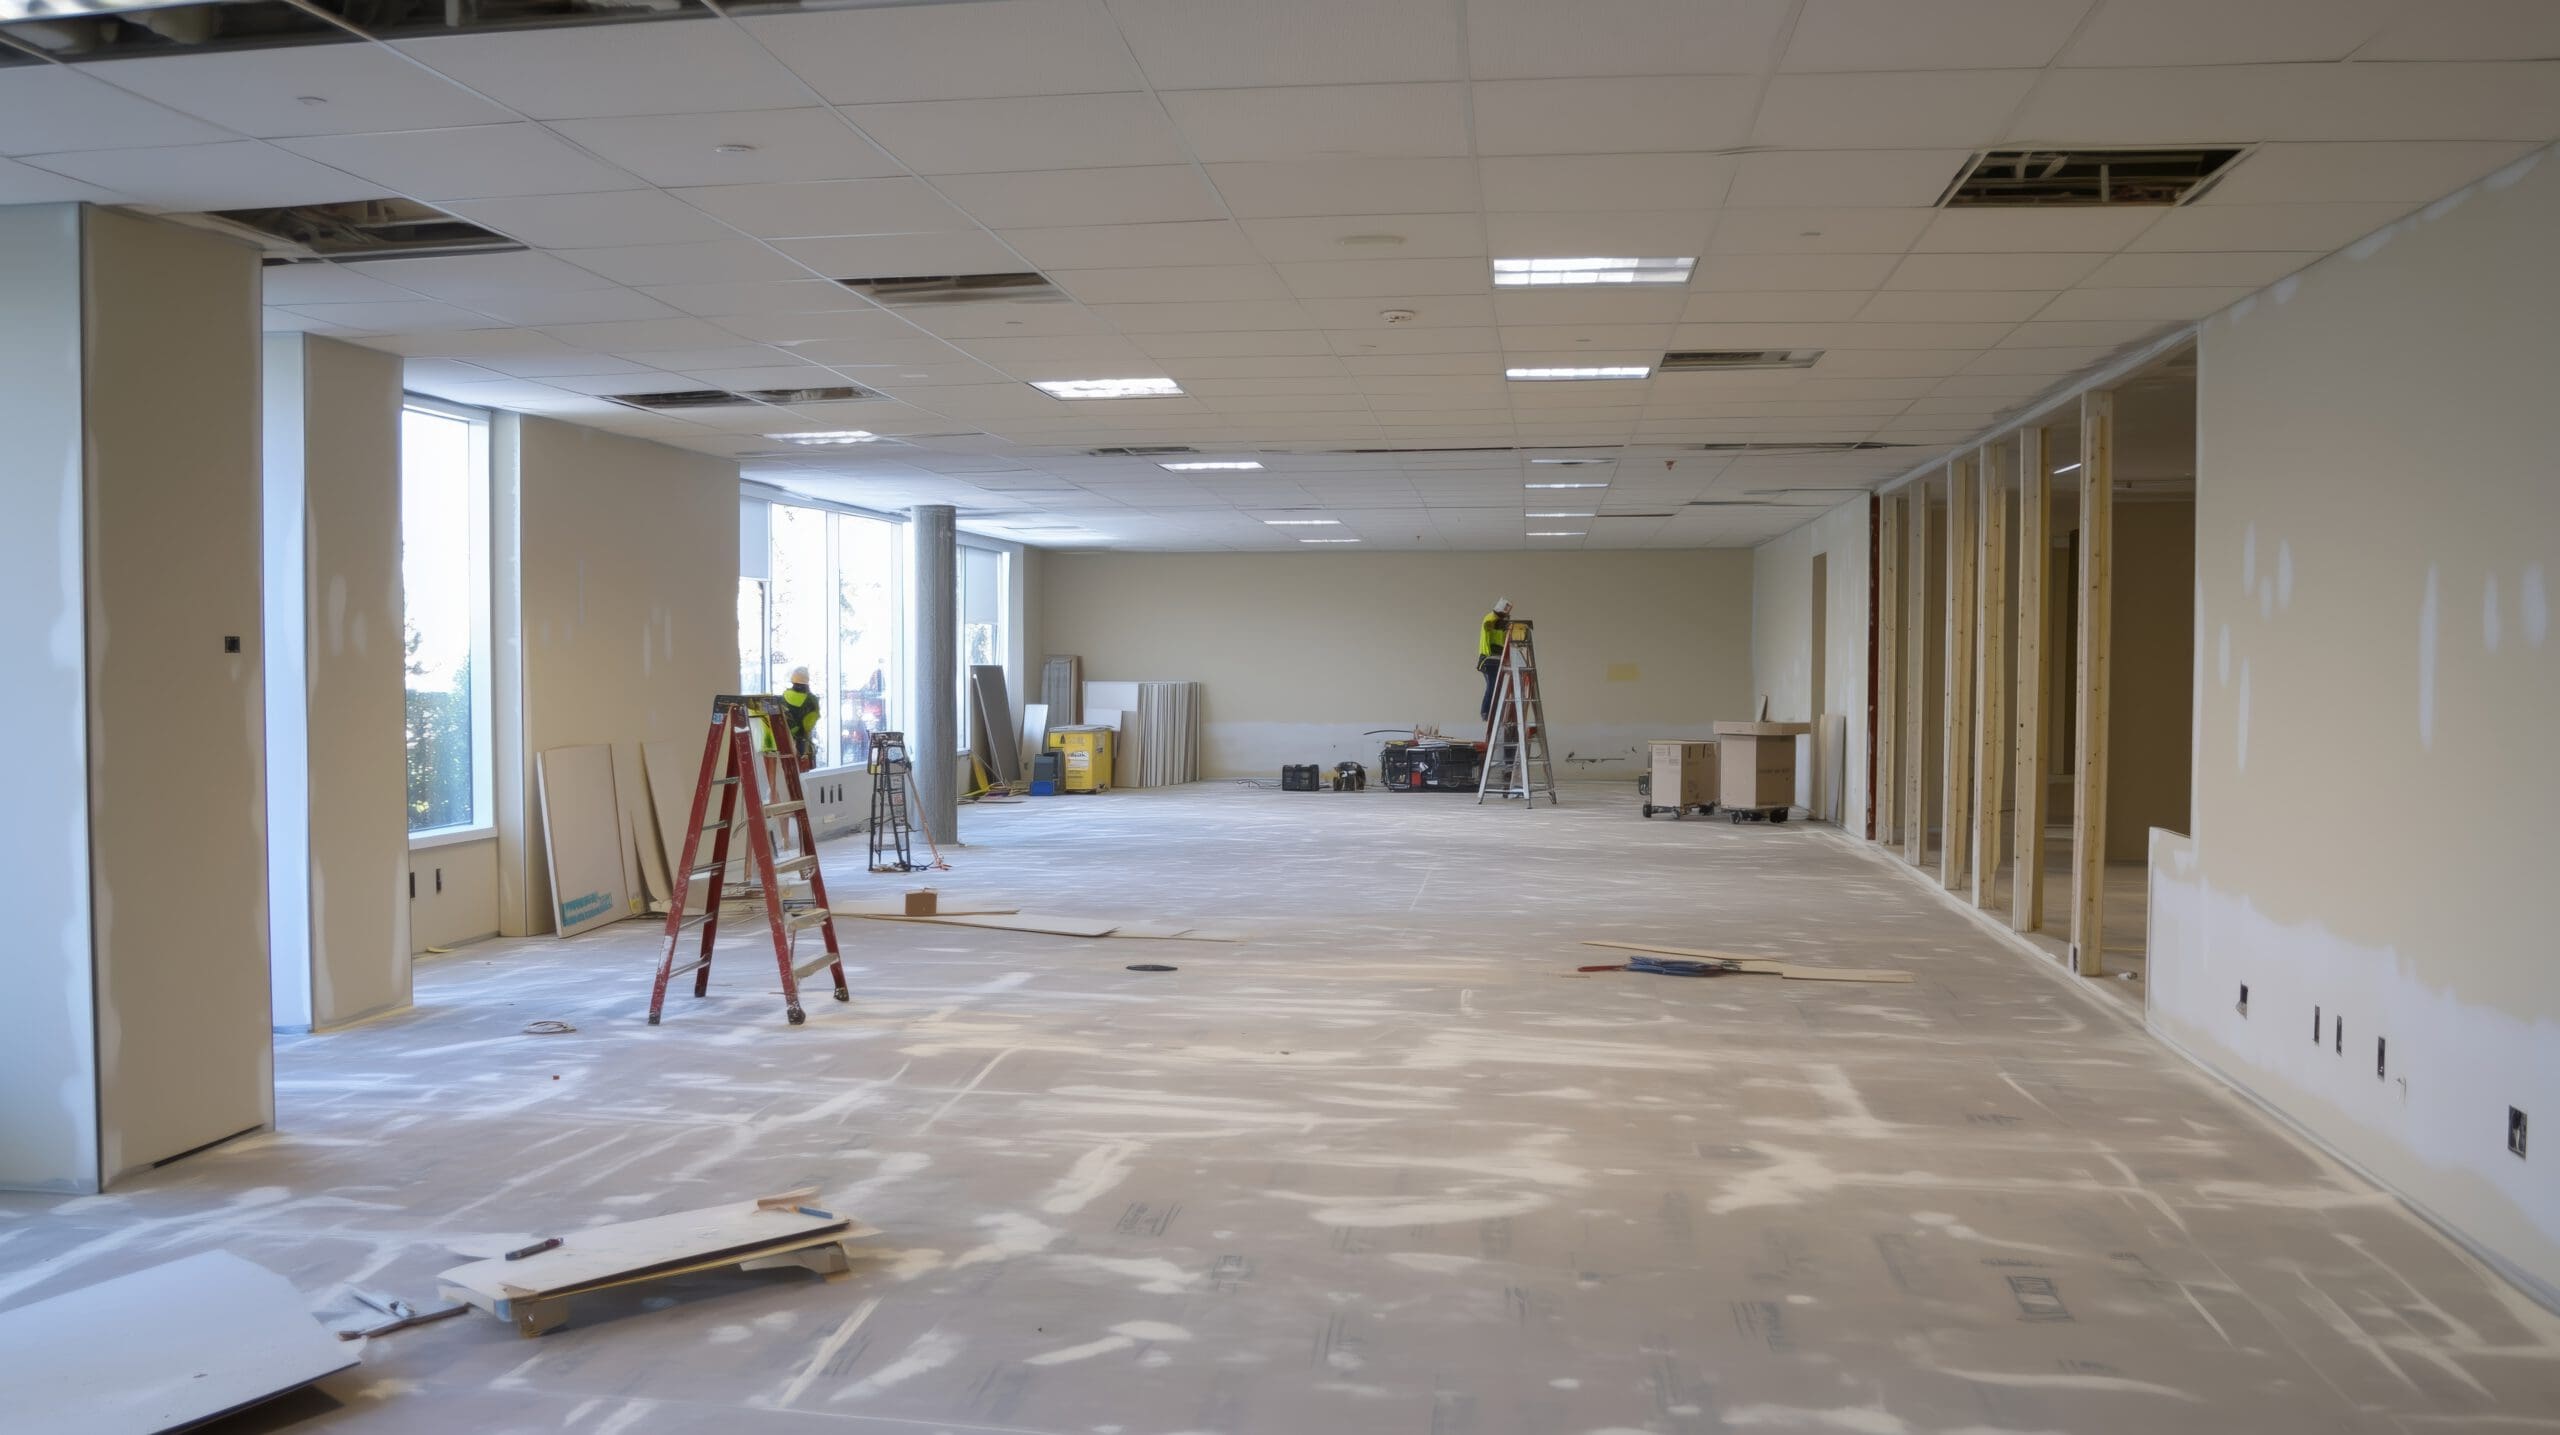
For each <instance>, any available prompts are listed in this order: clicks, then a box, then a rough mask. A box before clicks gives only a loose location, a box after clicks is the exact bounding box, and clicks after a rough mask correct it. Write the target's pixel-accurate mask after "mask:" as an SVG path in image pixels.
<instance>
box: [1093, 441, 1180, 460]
mask: <svg viewBox="0 0 2560 1435" xmlns="http://www.w3.org/2000/svg"><path fill="white" fill-rule="evenodd" d="M1199 451H1200V450H1198V449H1196V448H1186V447H1184V446H1183V445H1181V444H1178V443H1158V444H1138V445H1136V446H1133V447H1130V448H1089V449H1086V450H1085V452H1086V453H1087V454H1088V455H1090V456H1092V457H1094V458H1163V457H1165V456H1167V455H1168V454H1177V453H1198V452H1199Z"/></svg>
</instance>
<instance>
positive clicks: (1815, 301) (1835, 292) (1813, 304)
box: [1676, 289, 1875, 324]
mask: <svg viewBox="0 0 2560 1435" xmlns="http://www.w3.org/2000/svg"><path fill="white" fill-rule="evenodd" d="M1874 293H1875V291H1874V290H1872V289H1804V290H1793V289H1775V290H1772V289H1733V290H1726V291H1719V292H1712V293H1692V294H1686V295H1682V296H1680V297H1681V298H1683V299H1685V300H1686V306H1685V307H1684V308H1682V309H1681V310H1680V312H1679V313H1678V315H1677V316H1676V317H1678V318H1680V319H1683V320H1686V321H1687V322H1689V323H1693V324H1753V323H1799V324H1818V323H1839V322H1845V321H1847V320H1850V319H1854V318H1856V317H1858V311H1859V310H1860V309H1863V308H1865V307H1866V305H1867V299H1868V298H1869V296H1871V295H1872V294H1874Z"/></svg>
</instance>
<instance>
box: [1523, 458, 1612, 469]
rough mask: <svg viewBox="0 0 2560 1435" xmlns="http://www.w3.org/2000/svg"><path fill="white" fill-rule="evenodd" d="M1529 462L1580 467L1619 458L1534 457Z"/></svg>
mask: <svg viewBox="0 0 2560 1435" xmlns="http://www.w3.org/2000/svg"><path fill="white" fill-rule="evenodd" d="M1529 462H1531V463H1534V464H1544V465H1551V466H1554V467H1558V468H1580V467H1583V466H1585V465H1587V464H1594V463H1615V462H1617V460H1616V459H1611V458H1533V459H1531V460H1529Z"/></svg>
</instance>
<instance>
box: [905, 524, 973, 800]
mask: <svg viewBox="0 0 2560 1435" xmlns="http://www.w3.org/2000/svg"><path fill="white" fill-rule="evenodd" d="M907 516H908V520H909V521H908V524H907V535H908V543H909V545H910V547H909V553H908V562H907V572H908V574H909V575H910V581H911V584H912V586H913V589H914V596H913V601H911V602H909V603H908V604H907V651H908V652H909V653H911V654H913V655H914V656H913V659H912V670H913V671H912V674H911V676H912V679H913V681H912V683H911V684H910V691H911V693H912V695H913V696H912V697H911V698H910V699H909V706H908V714H909V716H908V718H907V751H908V753H909V754H910V755H911V756H912V757H913V758H914V759H915V765H916V797H917V805H916V815H917V816H918V817H919V818H921V819H923V821H924V824H925V826H926V827H928V828H930V829H932V832H933V835H934V836H935V837H936V838H937V839H939V840H941V841H944V842H952V841H957V840H958V835H959V825H958V824H959V820H960V789H959V766H960V701H959V692H960V617H959V602H960V569H959V554H958V551H957V550H956V548H955V546H954V544H953V539H952V526H951V506H950V505H949V504H942V503H928V504H919V505H918V506H916V507H914V508H911V509H909V510H907Z"/></svg>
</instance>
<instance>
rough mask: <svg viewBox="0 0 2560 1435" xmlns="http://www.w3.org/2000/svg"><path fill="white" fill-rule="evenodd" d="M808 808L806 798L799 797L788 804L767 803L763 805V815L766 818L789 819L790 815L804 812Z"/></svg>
mask: <svg viewBox="0 0 2560 1435" xmlns="http://www.w3.org/2000/svg"><path fill="white" fill-rule="evenodd" d="M808 806H809V803H808V800H807V799H806V798H799V797H795V798H793V799H791V800H790V801H789V802H768V803H766V804H765V805H764V815H765V816H767V817H789V816H790V815H791V814H792V813H795V812H802V811H806V810H807V809H808Z"/></svg>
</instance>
